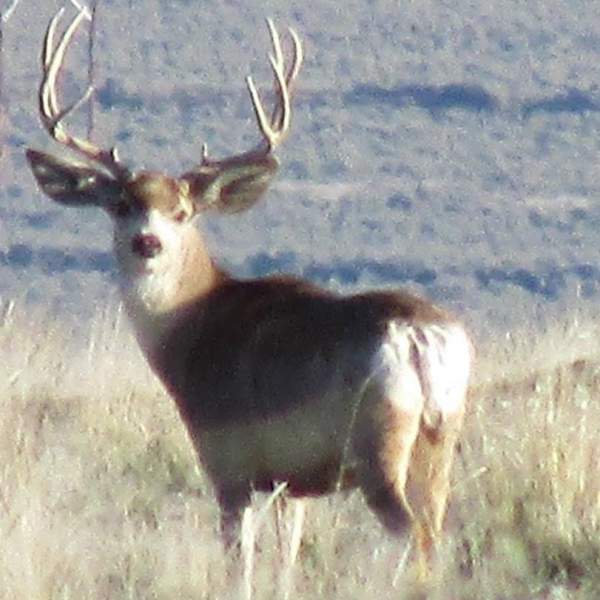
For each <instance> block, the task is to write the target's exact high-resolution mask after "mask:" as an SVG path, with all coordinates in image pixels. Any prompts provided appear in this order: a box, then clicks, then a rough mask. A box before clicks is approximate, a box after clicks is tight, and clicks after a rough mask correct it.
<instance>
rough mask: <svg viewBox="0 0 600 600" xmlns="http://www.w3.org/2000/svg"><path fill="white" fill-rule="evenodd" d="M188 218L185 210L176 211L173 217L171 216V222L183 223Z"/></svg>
mask: <svg viewBox="0 0 600 600" xmlns="http://www.w3.org/2000/svg"><path fill="white" fill-rule="evenodd" d="M187 218H188V214H187V212H186V211H185V210H178V211H177V212H176V213H175V214H174V215H173V220H174V221H175V222H176V223H183V222H184V221H187Z"/></svg>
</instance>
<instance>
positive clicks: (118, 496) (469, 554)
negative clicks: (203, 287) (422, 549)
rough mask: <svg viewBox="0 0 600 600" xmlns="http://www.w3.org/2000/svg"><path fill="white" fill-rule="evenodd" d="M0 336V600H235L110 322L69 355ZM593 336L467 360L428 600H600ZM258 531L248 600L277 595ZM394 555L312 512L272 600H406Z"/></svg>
mask: <svg viewBox="0 0 600 600" xmlns="http://www.w3.org/2000/svg"><path fill="white" fill-rule="evenodd" d="M0 319H1V320H0V353H1V356H2V357H3V361H2V364H1V365H0V369H1V370H2V371H3V372H2V376H1V377H0V389H1V394H2V396H1V398H2V402H3V417H4V418H3V419H2V421H1V422H0V428H1V432H0V545H1V546H2V547H1V551H0V598H31V599H46V598H48V599H50V598H52V599H55V598H56V599H58V598H61V599H62V598H64V599H67V598H77V599H84V598H94V599H96V598H111V599H113V598H114V599H120V598H144V599H145V598H156V599H171V598H182V599H184V598H190V599H191V598H194V599H196V598H219V599H220V598H234V597H236V593H235V591H233V590H231V589H229V587H228V582H227V578H226V576H225V575H226V573H225V571H226V568H225V561H224V556H223V552H222V550H221V547H220V544H219V538H218V535H217V522H218V515H217V508H216V503H215V501H214V498H213V495H212V490H211V489H210V486H209V485H208V483H207V481H206V480H205V478H204V476H203V474H202V473H201V472H200V471H199V469H198V468H197V466H196V464H195V460H194V456H193V453H192V448H191V445H190V444H189V441H188V440H187V437H186V435H185V432H184V430H183V427H182V425H181V424H180V422H179V419H178V417H177V415H176V413H175V409H174V407H173V405H172V403H171V401H170V400H169V398H168V397H166V396H165V394H164V393H163V392H162V391H161V390H160V388H159V386H158V384H157V383H156V382H155V381H154V379H153V377H152V376H151V375H150V373H149V372H148V370H147V368H146V366H145V365H144V362H143V359H142V357H141V355H140V353H139V352H138V350H137V349H136V346H135V343H134V342H133V340H132V339H131V336H130V335H129V332H128V329H127V325H126V324H125V323H124V322H122V321H124V319H123V320H122V317H121V315H120V313H119V312H118V311H116V312H115V311H111V310H109V309H107V311H106V313H104V314H101V315H98V317H97V319H96V320H95V321H94V323H93V326H92V329H91V330H90V333H89V336H88V339H87V344H85V345H82V344H81V341H80V340H79V341H78V340H77V339H76V338H77V337H78V336H77V335H75V334H74V333H73V331H72V330H71V329H70V327H69V326H68V325H66V324H65V323H50V324H48V322H47V321H46V320H44V318H43V315H28V314H21V313H20V311H19V307H18V306H17V307H15V306H14V305H12V304H5V305H3V307H2V310H1V311H0ZM599 328H600V327H599V326H598V325H597V324H596V323H594V322H586V323H570V324H568V325H561V326H560V327H559V326H556V327H555V329H554V330H553V331H549V332H546V333H544V334H535V335H534V334H533V333H531V332H525V331H524V332H521V333H519V334H518V335H517V334H515V336H507V337H506V338H505V339H502V340H498V341H496V342H494V343H493V344H488V345H484V344H480V347H479V348H478V353H479V357H478V363H477V369H476V373H475V378H474V383H473V388H472V392H471V394H470V407H469V413H468V416H467V420H466V428H465V433H464V436H463V439H462V442H461V448H460V455H459V456H458V459H457V462H456V467H455V470H454V482H455V483H454V492H453V497H452V506H451V510H450V512H449V515H448V523H447V531H448V535H447V537H446V539H445V541H444V543H443V546H442V548H441V550H440V567H439V572H438V573H437V574H436V575H435V576H434V577H433V578H432V581H431V584H430V587H429V589H428V590H427V592H426V596H427V598H439V599H482V598H485V599H494V600H495V599H501V598H505V599H510V600H516V599H521V598H522V599H526V598H527V599H529V598H532V599H542V598H553V599H559V598H569V599H571V598H574V599H579V598H598V597H600V536H599V535H598V533H599V532H598V528H599V518H600V476H599V473H600V447H599V444H598V433H597V431H598V425H597V424H598V423H600V404H599V403H598V400H597V398H598V396H599V392H600V351H598V350H597V349H596V348H595V346H597V343H596V340H597V339H598V333H599ZM79 338H80V336H79ZM265 501H266V499H265V497H264V496H257V498H256V499H255V504H256V507H257V508H259V512H260V508H261V507H262V506H264V504H265ZM270 515H271V513H270V512H269V513H265V514H263V517H266V518H262V520H261V523H262V524H261V527H260V530H259V535H258V549H257V556H256V561H257V565H256V573H255V588H256V597H257V598H274V597H280V596H281V593H282V590H281V584H280V582H279V581H278V575H279V573H280V570H281V559H280V551H279V546H278V538H277V535H276V532H275V527H274V525H273V519H272V518H270ZM401 555H402V547H401V546H399V545H398V543H397V542H396V541H395V540H393V539H391V538H389V537H388V536H387V535H386V534H385V533H384V532H383V531H382V529H381V528H380V526H379V524H378V523H377V521H376V519H375V518H374V517H373V516H372V515H371V514H370V513H369V512H368V511H367V510H366V508H365V506H364V504H363V500H362V498H361V497H360V495H359V494H351V495H350V496H348V497H343V496H335V497H332V498H327V499H321V500H315V501H312V502H311V503H309V506H308V512H307V518H306V527H305V534H304V538H303V542H302V546H301V550H300V556H299V561H298V564H297V566H296V569H295V572H294V578H293V580H292V581H291V582H290V583H289V589H287V591H288V592H289V597H290V598H344V599H360V598H371V597H374V596H375V595H376V596H377V598H381V599H384V598H411V597H413V596H415V593H416V592H415V590H414V588H413V586H411V585H410V584H409V581H410V577H409V576H408V572H407V573H405V572H398V571H397V570H396V569H395V568H394V566H393V565H395V564H396V563H397V562H398V559H399V557H400V556H401ZM394 579H395V585H394V584H393V580H394Z"/></svg>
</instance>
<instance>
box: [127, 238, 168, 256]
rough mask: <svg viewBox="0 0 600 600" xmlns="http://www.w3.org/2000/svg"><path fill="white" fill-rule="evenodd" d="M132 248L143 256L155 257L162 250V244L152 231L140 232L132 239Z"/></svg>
mask: <svg viewBox="0 0 600 600" xmlns="http://www.w3.org/2000/svg"><path fill="white" fill-rule="evenodd" d="M131 249H132V250H133V252H135V253H136V254H138V255H139V256H141V257H142V258H153V257H155V256H156V255H157V254H159V253H160V251H161V250H162V244H161V243H160V240H159V239H158V238H157V237H156V236H155V235H153V234H152V233H144V234H142V233H140V234H138V235H136V236H135V237H134V238H133V240H131Z"/></svg>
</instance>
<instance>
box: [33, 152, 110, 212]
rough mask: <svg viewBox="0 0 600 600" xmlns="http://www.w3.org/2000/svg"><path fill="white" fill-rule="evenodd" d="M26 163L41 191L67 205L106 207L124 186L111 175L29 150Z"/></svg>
mask: <svg viewBox="0 0 600 600" xmlns="http://www.w3.org/2000/svg"><path fill="white" fill-rule="evenodd" d="M26 156H27V160H28V161H29V165H30V167H31V170H32V172H33V175H34V177H35V179H36V181H37V183H38V185H39V186H40V188H41V190H42V191H43V192H44V193H45V194H46V195H47V196H49V197H50V198H52V200H55V201H56V202H60V203H61V204H66V205H68V206H100V207H103V208H104V207H107V206H108V205H109V204H110V203H111V200H112V201H113V202H114V198H115V197H116V196H118V194H119V192H120V189H121V186H120V184H119V183H118V182H117V181H116V180H115V179H113V178H111V177H109V176H108V175H106V174H104V173H102V172H101V171H98V170H97V169H93V168H92V167H88V166H86V165H81V164H78V163H74V162H70V161H66V160H60V159H58V158H54V157H53V156H51V155H50V154H46V153H44V152H39V151H37V150H31V149H28V150H27V152H26Z"/></svg>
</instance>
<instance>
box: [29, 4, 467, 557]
mask: <svg viewBox="0 0 600 600" xmlns="http://www.w3.org/2000/svg"><path fill="white" fill-rule="evenodd" d="M60 16H61V13H58V14H57V15H56V16H55V17H54V18H53V19H52V21H51V22H50V25H49V26H48V30H47V33H46V38H45V42H44V49H43V53H42V64H43V78H42V82H41V86H40V90H39V106H40V113H41V121H42V123H43V126H44V127H45V129H46V130H47V131H48V133H49V134H50V135H51V136H52V137H53V138H54V139H55V140H56V141H57V142H59V143H60V144H62V145H63V146H66V147H67V148H68V149H70V150H73V151H75V152H77V153H78V154H80V155H81V156H83V157H84V158H85V159H86V162H85V163H80V162H76V161H73V160H64V159H58V158H54V157H53V156H50V155H49V154H46V153H43V152H39V151H37V150H31V149H29V150H27V158H28V160H29V163H30V165H31V168H32V170H33V174H34V176H35V178H36V180H37V182H38V184H39V186H40V188H41V190H42V191H43V192H44V193H45V194H47V195H48V196H49V197H50V198H52V199H53V200H55V201H57V202H59V203H61V204H64V205H66V206H69V207H81V206H97V207H100V208H102V209H104V210H105V211H106V212H107V213H108V214H109V215H110V217H111V218H112V222H113V224H114V251H115V254H116V257H117V262H118V269H119V274H120V286H121V290H122V296H123V300H124V303H125V306H126V309H127V312H128V314H129V316H130V318H131V320H132V322H133V325H134V328H135V332H136V335H137V338H138V340H139V343H140V345H141V348H142V350H143V352H144V353H145V355H146V357H147V360H148V362H149V364H150V366H151V367H152V369H153V370H154V372H155V373H156V374H157V376H158V377H159V378H160V379H161V380H162V382H163V384H164V386H165V387H166V389H167V390H168V392H169V393H170V395H171V396H172V397H173V399H174V401H175V403H176V405H177V408H178V410H179V413H180V415H181V418H182V419H183V421H184V423H185V425H186V427H187V430H188V432H189V435H190V437H191V440H192V442H193V444H194V447H195V449H196V451H197V454H198V459H199V460H200V462H201V464H202V465H203V467H204V469H205V470H206V472H207V473H208V475H209V477H210V479H211V481H212V483H213V484H214V488H215V491H216V496H217V499H218V502H219V505H220V510H221V528H222V533H223V536H224V540H225V542H226V543H227V544H229V545H231V544H232V543H234V542H237V540H238V539H239V538H238V536H239V528H240V524H241V520H242V514H243V513H244V511H245V509H246V508H247V507H248V506H249V504H250V500H251V493H252V492H253V491H254V490H258V491H269V490H272V489H273V486H274V485H275V483H276V482H287V491H288V493H289V495H290V496H292V497H304V496H319V495H324V494H328V493H330V492H334V491H336V490H340V489H348V488H351V487H358V488H360V489H361V490H362V492H363V494H364V497H365V498H366V502H367V504H368V506H370V507H371V508H372V509H373V511H374V512H375V513H376V514H377V516H378V517H379V519H380V520H381V522H382V524H383V525H384V526H385V527H386V528H387V529H388V530H389V531H390V532H392V533H394V534H401V533H403V532H405V531H407V530H408V529H409V528H410V527H411V526H413V528H412V531H413V532H414V533H415V536H416V540H417V550H418V552H419V553H420V555H421V556H429V555H430V554H431V552H432V551H433V549H434V541H435V540H436V538H437V537H438V534H439V533H440V530H441V528H442V521H443V518H444V513H445V510H446V504H447V496H448V492H449V478H450V469H451V463H452V459H453V454H454V450H455V445H456V442H457V436H458V434H459V431H460V428H461V424H462V420H463V413H464V408H465V396H466V389H467V383H468V377H469V370H470V363H471V344H470V341H469V338H468V336H467V334H466V333H465V330H464V328H463V326H462V325H461V324H460V323H459V322H458V321H457V320H455V319H454V318H453V317H451V316H450V315H449V314H447V313H446V312H445V311H443V310H442V309H440V308H438V307H437V306H434V305H433V304H431V303H430V302H428V301H426V300H423V299H421V298H418V297H416V296H414V295H412V294H410V293H407V292H405V291H395V292H389V291H386V292H383V291H380V292H367V293H361V294H358V295H352V296H340V295H337V294H335V293H332V292H329V291H325V290H323V289H320V288H318V287H316V286H315V285H313V284H311V283H309V282H307V281H304V280H301V279H295V278H292V277H266V278H261V279H252V280H240V279H236V278H235V277H233V276H232V275H231V274H229V273H226V272H225V271H224V270H222V269H221V268H219V267H218V266H217V265H216V264H215V263H214V261H213V260H212V258H211V256H210V254H209V252H208V250H207V248H206V246H205V244H204V242H203V239H202V237H201V235H200V233H199V231H198V229H197V227H196V225H195V222H194V217H196V216H197V215H199V214H200V213H202V212H204V211H209V210H213V211H218V212H221V213H234V212H238V211H242V210H246V209H248V208H250V207H252V206H253V205H254V204H255V202H256V201H257V200H258V199H259V198H260V197H261V196H262V194H263V193H264V192H265V190H266V188H267V186H268V185H269V183H270V181H271V179H272V178H273V176H274V175H275V172H276V170H277V167H278V161H277V159H276V158H275V156H274V155H273V152H274V150H275V148H276V147H277V146H278V145H279V144H280V143H281V141H282V140H283V138H284V137H285V136H286V134H287V133H288V131H289V128H290V115H291V109H290V94H291V91H292V87H293V86H294V84H295V82H296V77H297V75H298V71H299V70H300V65H301V62H302V48H301V44H300V40H299V38H298V36H297V35H296V34H295V33H294V31H293V30H291V29H290V30H289V32H290V36H291V42H292V43H291V46H292V52H291V54H292V56H291V61H290V63H289V64H286V60H285V57H284V53H283V51H282V47H281V44H280V40H279V36H278V34H277V31H276V30H275V27H274V26H273V24H272V22H271V21H268V24H269V30H270V36H271V42H272V46H273V54H272V56H271V57H270V61H271V67H272V70H273V74H274V79H275V92H276V100H275V107H274V109H273V110H272V113H271V116H268V115H267V112H266V111H265V109H264V108H263V104H262V102H261V99H260V97H259V94H258V92H257V90H256V88H255V86H254V83H253V81H252V79H251V78H250V77H248V79H247V84H248V88H249V91H250V96H251V101H252V107H253V109H254V113H255V115H256V120H257V122H258V127H259V129H260V132H261V135H262V140H261V142H260V143H259V144H258V145H257V146H256V147H255V148H254V149H252V150H250V151H248V152H245V153H243V154H239V155H234V156H230V157H228V158H224V159H221V160H216V159H213V158H209V157H208V155H207V151H206V147H204V150H203V155H202V160H201V162H200V164H199V165H198V166H197V167H196V168H194V169H192V170H191V171H188V172H186V173H184V174H183V175H180V176H179V177H171V176H168V175H165V174H162V173H155V172H148V171H141V172H132V171H130V170H129V169H128V168H126V167H125V166H124V165H123V164H122V163H121V162H120V161H119V159H118V157H117V153H116V151H115V149H114V148H113V149H101V148H99V147H97V146H96V145H94V144H93V143H91V142H90V141H89V140H86V139H81V138H78V137H75V136H74V135H71V134H70V133H68V132H67V130H66V128H65V126H64V120H65V117H67V116H68V115H69V113H71V111H72V110H74V109H75V108H76V107H77V106H79V105H80V104H81V102H82V101H83V99H82V101H80V102H77V103H75V104H74V105H72V106H69V107H67V108H62V107H61V106H60V103H59V100H58V92H57V89H56V88H57V85H56V80H57V75H58V72H59V70H60V69H61V65H62V64H63V60H64V55H65V52H66V50H67V48H68V46H69V43H70V40H71V39H72V36H73V34H74V32H75V30H76V29H77V27H78V26H79V24H80V22H81V20H82V19H83V17H84V15H83V13H79V14H78V15H77V16H76V17H75V18H74V20H73V21H72V22H71V23H70V25H69V26H68V27H67V28H66V29H65V32H64V34H63V35H62V36H61V38H60V40H59V41H58V43H55V41H54V37H55V34H56V29H57V25H58V21H59V19H60ZM89 95H90V92H89V91H88V93H86V94H85V97H84V99H87V97H88V96H89Z"/></svg>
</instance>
